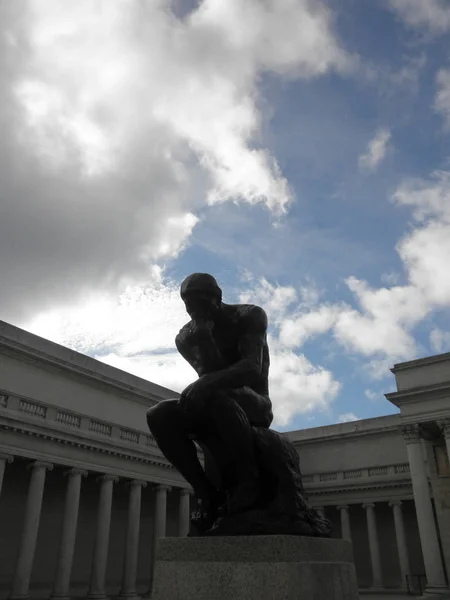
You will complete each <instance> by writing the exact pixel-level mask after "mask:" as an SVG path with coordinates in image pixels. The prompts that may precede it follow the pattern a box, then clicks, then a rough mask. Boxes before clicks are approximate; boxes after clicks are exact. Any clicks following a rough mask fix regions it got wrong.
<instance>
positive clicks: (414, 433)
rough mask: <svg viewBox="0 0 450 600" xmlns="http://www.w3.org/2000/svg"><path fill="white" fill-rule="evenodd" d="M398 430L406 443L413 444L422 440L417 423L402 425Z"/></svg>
mask: <svg viewBox="0 0 450 600" xmlns="http://www.w3.org/2000/svg"><path fill="white" fill-rule="evenodd" d="M400 431H401V434H402V436H403V439H404V440H405V442H406V443H407V444H414V443H417V442H420V441H421V440H422V436H421V435H420V431H419V425H418V424H417V423H414V424H413V425H403V426H402V427H401V428H400Z"/></svg>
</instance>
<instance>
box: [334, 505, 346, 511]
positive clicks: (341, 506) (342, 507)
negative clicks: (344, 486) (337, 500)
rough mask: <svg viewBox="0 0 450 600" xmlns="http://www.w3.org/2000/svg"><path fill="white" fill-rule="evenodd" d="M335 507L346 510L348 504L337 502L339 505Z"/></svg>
mask: <svg viewBox="0 0 450 600" xmlns="http://www.w3.org/2000/svg"><path fill="white" fill-rule="evenodd" d="M336 508H337V509H338V510H348V509H349V506H348V504H339V506H336Z"/></svg>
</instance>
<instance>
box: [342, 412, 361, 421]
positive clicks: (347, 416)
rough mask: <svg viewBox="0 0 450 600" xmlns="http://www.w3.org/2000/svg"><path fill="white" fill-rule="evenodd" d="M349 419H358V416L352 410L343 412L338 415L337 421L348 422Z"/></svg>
mask: <svg viewBox="0 0 450 600" xmlns="http://www.w3.org/2000/svg"><path fill="white" fill-rule="evenodd" d="M350 421H359V417H357V416H356V415H355V414H354V413H352V412H348V413H343V414H342V415H339V417H338V423H348V422H350Z"/></svg>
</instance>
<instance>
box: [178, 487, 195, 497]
mask: <svg viewBox="0 0 450 600" xmlns="http://www.w3.org/2000/svg"><path fill="white" fill-rule="evenodd" d="M193 495H194V490H191V489H189V488H180V496H193Z"/></svg>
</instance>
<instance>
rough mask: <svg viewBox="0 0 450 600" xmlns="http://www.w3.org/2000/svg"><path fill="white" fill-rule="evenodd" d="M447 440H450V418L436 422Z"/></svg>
mask: <svg viewBox="0 0 450 600" xmlns="http://www.w3.org/2000/svg"><path fill="white" fill-rule="evenodd" d="M436 423H437V424H438V426H439V427H440V429H441V431H442V433H443V434H444V437H445V439H446V440H448V439H450V417H446V418H444V419H439V421H436Z"/></svg>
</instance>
